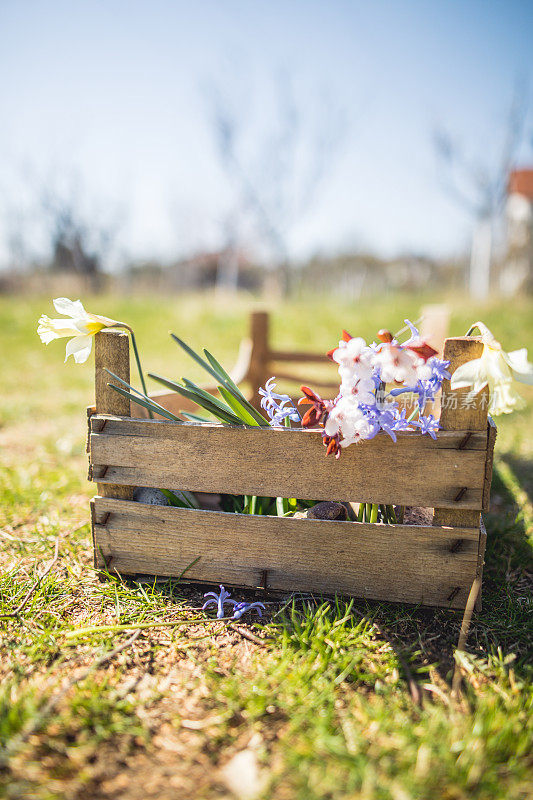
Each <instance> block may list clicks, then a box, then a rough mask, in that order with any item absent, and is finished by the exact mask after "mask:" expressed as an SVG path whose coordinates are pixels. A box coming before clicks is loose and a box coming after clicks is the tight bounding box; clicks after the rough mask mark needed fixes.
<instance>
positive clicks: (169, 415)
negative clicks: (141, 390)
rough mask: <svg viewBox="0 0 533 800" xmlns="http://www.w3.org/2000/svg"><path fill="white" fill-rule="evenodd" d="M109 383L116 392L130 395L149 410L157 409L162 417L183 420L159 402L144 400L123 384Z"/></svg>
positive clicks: (129, 396)
mask: <svg viewBox="0 0 533 800" xmlns="http://www.w3.org/2000/svg"><path fill="white" fill-rule="evenodd" d="M107 385H108V386H110V387H111V388H112V389H114V390H115V392H118V393H119V394H121V395H123V396H124V397H128V398H129V399H130V400H133V402H134V403H138V405H140V406H144V408H147V409H148V410H149V411H155V413H156V414H160V415H161V416H162V417H166V418H167V419H170V420H172V422H182V420H181V419H180V418H179V417H176V416H175V415H174V414H172V413H171V412H170V411H167V410H166V408H162V407H161V406H159V405H158V404H157V403H152V402H151V401H146V400H143V398H142V397H136V396H135V395H134V394H132V393H131V392H127V391H126V390H125V389H123V388H122V387H121V386H114V385H113V384H112V383H108V384H107Z"/></svg>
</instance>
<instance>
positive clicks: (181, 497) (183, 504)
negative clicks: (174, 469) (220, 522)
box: [159, 489, 200, 509]
mask: <svg viewBox="0 0 533 800" xmlns="http://www.w3.org/2000/svg"><path fill="white" fill-rule="evenodd" d="M159 491H160V492H161V493H162V494H164V495H165V497H166V498H167V500H168V502H169V503H170V505H171V506H174V508H194V509H197V508H200V506H199V504H198V501H197V500H196V498H195V497H194V495H193V494H191V492H186V491H184V490H181V489H174V491H172V492H171V491H170V490H169V489H160V490H159Z"/></svg>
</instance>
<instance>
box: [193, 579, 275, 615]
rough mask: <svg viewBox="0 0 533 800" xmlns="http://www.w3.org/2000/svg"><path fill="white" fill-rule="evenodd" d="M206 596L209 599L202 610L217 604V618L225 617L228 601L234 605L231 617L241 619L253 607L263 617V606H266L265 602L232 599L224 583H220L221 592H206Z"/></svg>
mask: <svg viewBox="0 0 533 800" xmlns="http://www.w3.org/2000/svg"><path fill="white" fill-rule="evenodd" d="M204 597H208V598H209V600H206V601H205V603H204V604H203V606H202V611H205V609H206V608H209V606H211V605H215V606H216V607H217V618H218V619H223V618H224V617H225V616H226V614H225V613H224V606H225V604H226V603H228V604H229V605H231V606H233V615H232V617H231V619H240V618H241V617H242V615H243V614H246V612H247V611H251V610H252V609H254V608H255V609H256V611H257V613H258V614H259V616H260V617H261V616H262V614H261V608H262V609H264V608H265V606H264V605H263V603H245V602H243V601H241V602H237V600H232V599H231V596H230V593H229V592H228V591H226V589H224V587H223V586H222V584H220V592H219V594H217V593H216V592H206V593H205V594H204Z"/></svg>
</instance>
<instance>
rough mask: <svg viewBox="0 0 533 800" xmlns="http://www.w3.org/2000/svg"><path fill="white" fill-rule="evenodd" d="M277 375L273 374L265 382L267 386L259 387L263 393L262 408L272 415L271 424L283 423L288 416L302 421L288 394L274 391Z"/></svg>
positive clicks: (296, 420)
mask: <svg viewBox="0 0 533 800" xmlns="http://www.w3.org/2000/svg"><path fill="white" fill-rule="evenodd" d="M275 380H276V379H275V377H274V376H272V377H271V378H269V379H268V380H267V382H266V383H265V387H264V388H263V387H261V388H260V389H259V394H260V395H261V408H263V409H264V410H265V411H266V412H267V414H268V416H269V417H270V424H271V425H283V424H284V422H285V420H286V419H287V418H288V419H290V420H291V421H292V422H299V421H300V414H299V413H298V410H297V408H296V407H295V405H294V403H293V402H292V400H291V398H290V397H289V395H288V394H279V393H278V392H276V391H274V390H275V388H276V383H275Z"/></svg>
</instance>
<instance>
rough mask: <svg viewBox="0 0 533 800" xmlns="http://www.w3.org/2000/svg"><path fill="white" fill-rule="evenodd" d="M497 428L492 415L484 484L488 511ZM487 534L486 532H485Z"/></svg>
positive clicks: (485, 508) (484, 506)
mask: <svg viewBox="0 0 533 800" xmlns="http://www.w3.org/2000/svg"><path fill="white" fill-rule="evenodd" d="M497 432H498V431H497V428H496V425H495V424H494V420H493V419H492V417H489V418H488V433H487V459H486V461H485V482H484V485H483V511H488V510H489V506H490V486H491V483H492V463H493V461H494V445H495V444H496V434H497ZM485 536H486V534H485Z"/></svg>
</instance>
